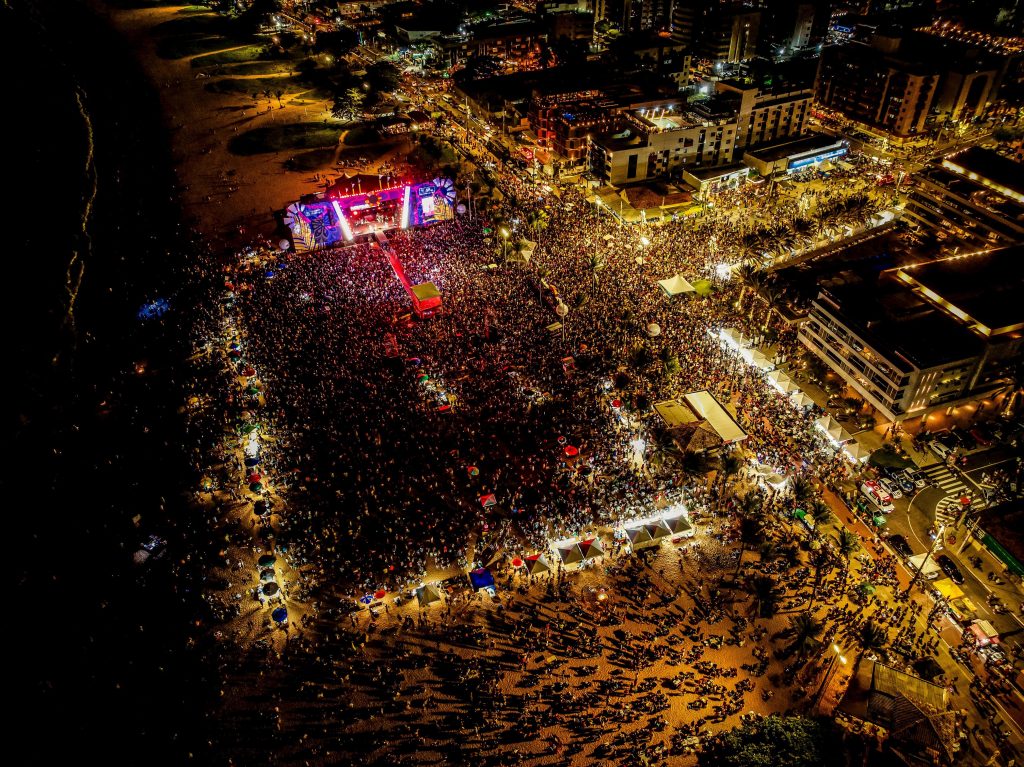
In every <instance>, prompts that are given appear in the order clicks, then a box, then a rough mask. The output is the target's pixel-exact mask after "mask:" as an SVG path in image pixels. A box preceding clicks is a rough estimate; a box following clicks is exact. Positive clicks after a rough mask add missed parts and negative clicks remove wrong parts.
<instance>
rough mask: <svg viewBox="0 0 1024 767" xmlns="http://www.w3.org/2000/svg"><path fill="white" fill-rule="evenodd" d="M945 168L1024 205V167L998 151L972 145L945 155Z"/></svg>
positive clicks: (943, 165) (943, 164)
mask: <svg viewBox="0 0 1024 767" xmlns="http://www.w3.org/2000/svg"><path fill="white" fill-rule="evenodd" d="M942 167H944V168H948V169H949V170H951V171H953V172H954V173H958V174H960V175H962V176H966V177H967V178H969V179H971V180H972V181H977V182H978V183H979V184H981V185H982V186H985V187H987V188H989V189H992V190H994V191H996V192H999V193H1000V194H1003V195H1006V196H1007V197H1009V198H1011V199H1013V200H1016V201H1017V202H1019V203H1022V204H1024V166H1022V165H1021V163H1019V162H1014V161H1013V160H1011V159H1009V158H1008V157H1003V155H1001V154H999V153H998V152H995V151H993V150H991V149H984V148H982V147H980V146H972V147H968V148H967V149H964V150H963V151H962V152H957V153H956V154H952V155H948V156H947V157H945V158H944V159H943V160H942Z"/></svg>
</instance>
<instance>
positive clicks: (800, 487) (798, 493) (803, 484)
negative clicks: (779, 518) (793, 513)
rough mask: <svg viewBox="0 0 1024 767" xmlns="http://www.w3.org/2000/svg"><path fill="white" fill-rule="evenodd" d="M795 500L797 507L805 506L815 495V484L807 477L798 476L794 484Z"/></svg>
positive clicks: (795, 477) (794, 479) (794, 478)
mask: <svg viewBox="0 0 1024 767" xmlns="http://www.w3.org/2000/svg"><path fill="white" fill-rule="evenodd" d="M792 490H793V500H794V501H796V505H797V506H801V507H803V506H805V505H806V504H807V503H808V501H810V500H811V497H812V496H813V495H814V483H813V482H811V480H809V479H807V477H804V476H801V475H799V474H797V475H796V476H794V477H793V482H792Z"/></svg>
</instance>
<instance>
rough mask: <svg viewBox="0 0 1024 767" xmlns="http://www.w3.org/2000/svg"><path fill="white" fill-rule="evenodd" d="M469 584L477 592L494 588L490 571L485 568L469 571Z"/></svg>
mask: <svg viewBox="0 0 1024 767" xmlns="http://www.w3.org/2000/svg"><path fill="white" fill-rule="evenodd" d="M469 582H470V583H471V584H472V585H473V588H474V589H476V590H477V591H479V590H480V589H487V588H491V589H493V588H494V576H493V575H491V571H490V570H488V569H487V568H486V567H478V568H476V569H475V570H470V571H469Z"/></svg>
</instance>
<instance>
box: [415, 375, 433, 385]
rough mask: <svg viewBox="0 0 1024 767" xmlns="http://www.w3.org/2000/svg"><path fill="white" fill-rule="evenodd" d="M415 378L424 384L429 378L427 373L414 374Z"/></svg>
mask: <svg viewBox="0 0 1024 767" xmlns="http://www.w3.org/2000/svg"><path fill="white" fill-rule="evenodd" d="M416 380H417V381H418V382H419V383H421V384H425V383H426V382H427V381H429V380H430V376H429V375H427V374H426V373H420V374H419V375H418V376H416Z"/></svg>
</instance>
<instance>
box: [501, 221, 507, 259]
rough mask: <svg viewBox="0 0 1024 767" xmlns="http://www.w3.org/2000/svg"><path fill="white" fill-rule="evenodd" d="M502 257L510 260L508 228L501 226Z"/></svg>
mask: <svg viewBox="0 0 1024 767" xmlns="http://www.w3.org/2000/svg"><path fill="white" fill-rule="evenodd" d="M501 258H502V260H503V261H508V229H506V228H505V227H501Z"/></svg>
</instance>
